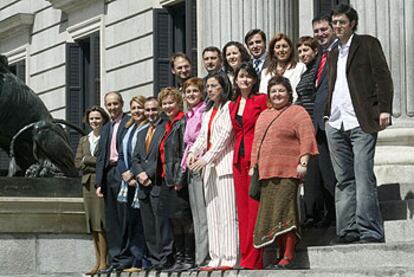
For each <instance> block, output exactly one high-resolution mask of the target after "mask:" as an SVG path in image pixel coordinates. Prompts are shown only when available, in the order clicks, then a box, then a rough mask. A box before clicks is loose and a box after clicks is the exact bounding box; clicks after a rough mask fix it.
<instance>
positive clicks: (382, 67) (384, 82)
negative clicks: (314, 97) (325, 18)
mask: <svg viewBox="0 0 414 277" xmlns="http://www.w3.org/2000/svg"><path fill="white" fill-rule="evenodd" d="M332 25H333V27H334V31H335V33H336V36H337V37H338V38H339V45H338V48H336V49H334V50H332V51H331V53H330V54H329V59H328V63H329V67H328V68H329V69H330V70H329V101H328V105H327V110H326V115H327V116H328V120H327V123H326V125H325V127H326V134H327V137H328V144H329V149H330V151H331V158H332V163H333V167H334V171H335V175H336V179H337V180H338V182H337V184H336V190H335V197H336V199H335V205H336V216H337V238H336V239H335V240H334V241H333V243H353V242H357V241H359V242H361V243H372V242H383V241H384V227H383V222H382V217H381V211H380V209H379V204H378V196H377V182H376V178H375V174H374V154H375V145H376V142H377V134H378V132H379V131H381V130H383V129H385V128H387V127H388V126H389V125H390V124H391V113H392V99H393V83H392V79H391V73H390V71H389V69H388V65H387V61H386V59H385V56H384V53H383V51H382V48H381V44H380V42H379V41H378V39H376V38H374V37H372V36H369V35H358V34H356V33H355V31H356V28H357V26H358V14H357V12H356V11H355V10H354V9H353V8H352V7H350V6H349V5H346V4H339V5H338V6H337V7H336V8H335V9H334V10H333V11H332Z"/></svg>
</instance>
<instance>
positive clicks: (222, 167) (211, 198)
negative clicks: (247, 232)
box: [187, 74, 238, 271]
mask: <svg viewBox="0 0 414 277" xmlns="http://www.w3.org/2000/svg"><path fill="white" fill-rule="evenodd" d="M206 87H207V93H208V97H209V98H210V100H211V101H210V102H209V104H208V105H207V107H206V112H205V113H204V115H203V123H202V127H201V131H200V135H199V137H198V138H197V140H196V141H195V143H194V145H193V146H192V147H191V149H190V154H189V156H188V159H187V164H188V168H189V169H190V170H193V171H198V170H201V169H203V168H204V172H203V174H204V176H203V178H204V191H205V197H206V204H207V225H208V237H209V254H210V258H211V261H210V262H209V263H208V265H207V266H205V267H202V268H199V269H200V270H205V271H212V270H230V269H233V268H234V267H235V266H236V264H237V254H238V245H237V243H238V226H237V217H236V214H237V213H236V204H235V192H234V181H233V175H232V174H233V167H232V162H233V149H234V146H233V131H232V125H231V120H230V113H229V101H228V100H229V99H230V98H231V89H230V87H229V85H228V83H227V82H226V80H225V79H224V78H223V76H220V75H219V74H213V75H211V76H209V77H208V79H207V85H206Z"/></svg>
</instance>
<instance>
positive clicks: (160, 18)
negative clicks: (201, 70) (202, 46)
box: [153, 0, 197, 95]
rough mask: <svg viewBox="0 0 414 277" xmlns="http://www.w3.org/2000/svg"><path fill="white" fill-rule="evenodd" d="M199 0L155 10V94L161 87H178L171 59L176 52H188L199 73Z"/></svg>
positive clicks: (188, 0) (194, 69)
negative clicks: (197, 6) (197, 4)
mask: <svg viewBox="0 0 414 277" xmlns="http://www.w3.org/2000/svg"><path fill="white" fill-rule="evenodd" d="M196 11H197V9H196V1H195V0H186V1H185V2H181V3H179V4H176V5H172V6H168V7H167V8H163V9H154V17H153V18H154V95H157V94H158V92H159V91H160V89H161V88H163V87H166V86H174V85H175V79H174V76H173V75H172V74H171V70H170V64H169V63H170V58H171V56H172V54H173V53H174V52H184V53H186V54H187V55H188V56H189V57H190V59H191V61H192V64H193V73H194V74H196V72H197V21H196V20H197V13H196Z"/></svg>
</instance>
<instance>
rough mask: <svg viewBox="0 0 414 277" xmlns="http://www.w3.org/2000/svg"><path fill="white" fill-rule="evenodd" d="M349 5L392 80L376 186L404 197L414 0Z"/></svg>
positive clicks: (412, 152)
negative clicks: (389, 120) (390, 109)
mask: <svg viewBox="0 0 414 277" xmlns="http://www.w3.org/2000/svg"><path fill="white" fill-rule="evenodd" d="M351 4H352V5H353V6H354V8H355V9H356V10H357V12H358V15H359V18H360V21H359V26H358V31H357V33H359V34H370V35H373V36H375V37H377V38H378V39H379V40H380V41H381V44H382V47H383V50H384V53H385V56H386V58H387V61H388V64H389V66H390V70H391V74H392V78H393V83H394V102H393V125H392V126H391V127H390V128H387V129H386V130H384V131H382V132H380V133H379V136H378V144H377V148H376V157H375V172H376V175H377V180H378V185H380V186H381V185H384V184H388V186H384V187H382V188H380V191H381V190H383V191H388V192H391V190H392V191H394V190H395V191H394V192H396V194H398V193H399V195H394V196H391V197H397V198H399V199H403V200H407V199H409V198H413V196H412V194H413V191H414V129H413V127H414V93H413V85H414V49H413V45H414V30H413V26H414V1H412V0H381V1H375V0H351ZM390 184H392V185H390ZM391 188H394V189H391ZM391 194H392V193H391ZM387 197H390V196H387ZM387 200H388V198H387ZM390 200H398V199H394V198H393V199H390ZM407 203H408V202H407ZM408 212H409V211H408Z"/></svg>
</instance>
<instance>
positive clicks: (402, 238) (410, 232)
mask: <svg viewBox="0 0 414 277" xmlns="http://www.w3.org/2000/svg"><path fill="white" fill-rule="evenodd" d="M384 232H385V241H386V242H387V243H388V242H413V243H414V220H390V221H385V222H384ZM335 236H336V230H335V227H330V228H326V229H315V228H312V229H308V230H303V231H302V240H301V241H300V242H299V245H298V247H299V248H306V247H308V246H324V245H329V242H330V241H331V240H332V239H333V238H335Z"/></svg>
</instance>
